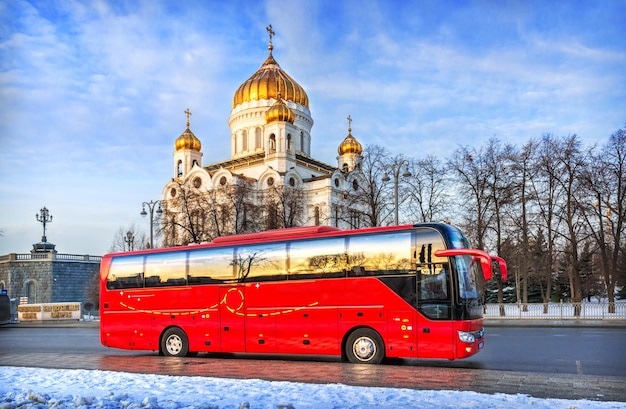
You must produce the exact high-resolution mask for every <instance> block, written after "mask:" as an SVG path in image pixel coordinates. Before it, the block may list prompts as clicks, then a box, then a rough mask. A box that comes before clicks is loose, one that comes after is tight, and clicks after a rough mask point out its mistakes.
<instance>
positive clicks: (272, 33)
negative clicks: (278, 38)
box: [265, 24, 276, 47]
mask: <svg viewBox="0 0 626 409" xmlns="http://www.w3.org/2000/svg"><path fill="white" fill-rule="evenodd" d="M265 29H266V30H267V32H268V33H269V35H270V47H272V37H274V35H276V32H275V31H274V30H273V29H272V25H271V24H270V25H269V26H267V27H265Z"/></svg>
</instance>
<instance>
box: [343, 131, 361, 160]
mask: <svg viewBox="0 0 626 409" xmlns="http://www.w3.org/2000/svg"><path fill="white" fill-rule="evenodd" d="M337 152H339V154H340V155H345V154H346V153H358V154H361V153H362V152H363V147H362V146H361V144H360V143H359V141H357V140H356V138H355V137H354V136H352V135H350V134H348V136H346V139H344V140H343V142H341V145H339V148H338V149H337Z"/></svg>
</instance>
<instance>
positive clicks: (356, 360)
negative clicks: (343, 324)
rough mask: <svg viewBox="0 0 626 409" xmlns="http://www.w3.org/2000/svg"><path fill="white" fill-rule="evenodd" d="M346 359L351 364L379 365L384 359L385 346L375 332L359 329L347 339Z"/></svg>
mask: <svg viewBox="0 0 626 409" xmlns="http://www.w3.org/2000/svg"><path fill="white" fill-rule="evenodd" d="M346 357H347V358H348V361H350V362H352V363H353V364H379V363H381V362H382V360H383V358H384V357H385V345H384V343H383V340H382V338H381V337H380V335H378V333H377V332H376V331H374V330H372V329H369V328H359V329H357V330H356V331H354V332H353V333H352V334H350V336H349V337H348V340H347V342H346Z"/></svg>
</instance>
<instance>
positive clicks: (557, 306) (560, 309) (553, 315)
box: [484, 302, 626, 320]
mask: <svg viewBox="0 0 626 409" xmlns="http://www.w3.org/2000/svg"><path fill="white" fill-rule="evenodd" d="M526 305H527V310H526V311H525V310H524V307H523V304H502V309H503V311H504V315H502V314H501V308H500V307H501V306H500V304H487V305H486V306H485V307H486V309H487V312H486V313H485V314H484V318H485V319H498V320H502V319H513V320H515V319H530V320H541V319H546V320H568V319H569V320H626V302H616V303H613V306H614V308H613V309H611V308H610V307H611V306H610V304H609V303H608V302H598V303H596V302H583V303H565V302H561V303H549V304H548V305H547V309H544V307H545V306H544V304H526ZM577 309H578V311H579V314H578V315H577V314H576V310H577ZM609 311H614V312H609Z"/></svg>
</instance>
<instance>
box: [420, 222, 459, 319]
mask: <svg viewBox="0 0 626 409" xmlns="http://www.w3.org/2000/svg"><path fill="white" fill-rule="evenodd" d="M444 248H445V245H444V243H443V239H442V237H441V235H440V234H439V233H438V232H437V231H435V230H431V229H422V230H417V233H416V253H417V254H416V256H417V257H416V258H417V260H416V261H417V295H418V300H419V310H420V311H421V312H422V314H424V315H425V316H427V317H428V318H430V319H449V318H450V303H451V299H452V298H451V286H450V271H449V266H448V263H446V261H447V260H446V259H445V258H440V257H435V255H434V253H435V251H437V250H440V249H444Z"/></svg>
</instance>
